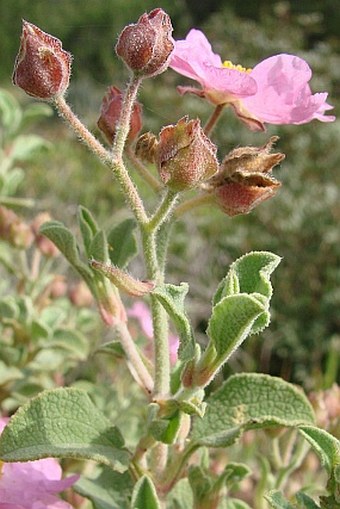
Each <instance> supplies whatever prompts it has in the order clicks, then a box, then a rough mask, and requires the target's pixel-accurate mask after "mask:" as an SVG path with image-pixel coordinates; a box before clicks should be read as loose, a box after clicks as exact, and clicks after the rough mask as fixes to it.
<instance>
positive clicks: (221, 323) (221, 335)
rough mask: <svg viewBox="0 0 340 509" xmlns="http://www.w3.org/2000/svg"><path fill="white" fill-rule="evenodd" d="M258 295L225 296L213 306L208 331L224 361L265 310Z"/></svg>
mask: <svg viewBox="0 0 340 509" xmlns="http://www.w3.org/2000/svg"><path fill="white" fill-rule="evenodd" d="M257 295H258V294H252V295H248V294H246V293H243V294H237V295H231V296H229V297H224V298H223V299H222V300H220V301H219V303H218V304H216V306H215V307H214V308H213V312H212V315H211V318H210V320H209V324H208V330H207V333H208V335H209V337H210V338H211V340H212V342H213V344H214V347H215V349H216V352H217V355H218V357H220V358H221V359H223V362H225V361H227V360H228V358H229V357H230V356H231V354H232V353H233V352H234V351H235V350H236V348H238V347H239V346H240V345H241V344H242V343H243V341H244V340H245V339H246V338H247V336H248V335H249V334H250V332H251V330H252V327H253V324H254V322H255V320H256V319H257V318H258V317H259V316H260V315H261V314H262V313H263V312H264V311H265V307H264V304H263V303H262V302H261V301H260V300H259V299H257Z"/></svg>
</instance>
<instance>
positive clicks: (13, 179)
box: [1, 168, 25, 196]
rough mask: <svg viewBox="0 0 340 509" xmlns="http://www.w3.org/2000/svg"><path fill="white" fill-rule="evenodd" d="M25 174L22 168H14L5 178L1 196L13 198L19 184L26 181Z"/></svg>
mask: <svg viewBox="0 0 340 509" xmlns="http://www.w3.org/2000/svg"><path fill="white" fill-rule="evenodd" d="M24 178H25V172H24V170H22V169H21V168H12V169H11V171H10V172H8V173H7V174H6V176H5V177H4V183H3V187H2V189H1V194H2V195H5V196H13V195H14V194H15V193H16V191H17V189H18V186H19V184H20V183H21V182H22V181H23V180H24Z"/></svg>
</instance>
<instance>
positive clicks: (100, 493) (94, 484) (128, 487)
mask: <svg viewBox="0 0 340 509" xmlns="http://www.w3.org/2000/svg"><path fill="white" fill-rule="evenodd" d="M73 489H74V490H75V491H76V492H77V493H79V494H80V495H82V496H83V497H86V498H88V499H89V500H91V502H92V503H93V507H94V509H129V508H130V504H129V498H130V495H131V492H132V480H131V477H130V475H129V473H128V472H124V473H122V474H121V473H119V472H114V471H113V470H111V469H110V468H108V467H103V469H102V471H101V472H100V473H99V475H98V476H97V477H95V478H91V479H87V478H85V477H81V478H80V479H79V481H78V482H77V483H76V485H75V486H74V487H73Z"/></svg>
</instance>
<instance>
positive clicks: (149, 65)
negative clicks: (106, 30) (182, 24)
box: [116, 9, 174, 77]
mask: <svg viewBox="0 0 340 509" xmlns="http://www.w3.org/2000/svg"><path fill="white" fill-rule="evenodd" d="M172 30H173V29H172V25H171V20H170V17H169V16H168V15H167V14H166V12H164V11H163V9H154V10H153V11H151V12H150V13H148V14H147V13H145V14H143V15H142V16H141V17H140V18H139V20H138V21H137V23H135V24H133V25H128V26H127V27H125V28H124V30H123V31H122V33H121V34H120V35H119V38H118V42H117V45H116V53H117V55H118V56H119V57H121V58H122V59H123V60H124V62H125V64H126V65H127V66H128V67H129V68H130V69H131V70H132V71H133V72H134V73H136V74H139V75H140V76H143V77H151V76H155V75H157V74H160V73H162V72H163V71H165V70H166V68H167V67H168V65H169V60H170V55H171V53H172V50H173V49H174V40H173V38H172V37H171V34H172Z"/></svg>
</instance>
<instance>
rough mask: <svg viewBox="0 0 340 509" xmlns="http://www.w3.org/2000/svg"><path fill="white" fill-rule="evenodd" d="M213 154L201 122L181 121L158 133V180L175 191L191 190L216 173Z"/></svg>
mask: <svg viewBox="0 0 340 509" xmlns="http://www.w3.org/2000/svg"><path fill="white" fill-rule="evenodd" d="M216 152H217V148H216V146H215V145H214V144H213V143H212V142H211V141H210V140H209V138H208V137H207V136H206V135H205V134H204V132H203V129H202V128H201V125H200V121H199V120H198V119H196V120H190V121H188V118H187V117H183V118H181V119H180V120H179V121H178V122H177V124H176V125H170V126H166V127H164V128H163V129H162V131H161V132H160V135H159V145H158V149H157V154H156V162H157V166H158V171H159V174H160V177H161V179H162V181H163V182H164V184H166V185H167V186H168V187H169V188H170V189H172V190H174V191H183V190H186V189H191V188H194V187H196V186H198V185H199V184H200V183H201V182H203V181H205V180H207V179H209V178H210V177H212V176H213V175H215V173H216V172H217V170H218V162H217V158H216Z"/></svg>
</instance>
